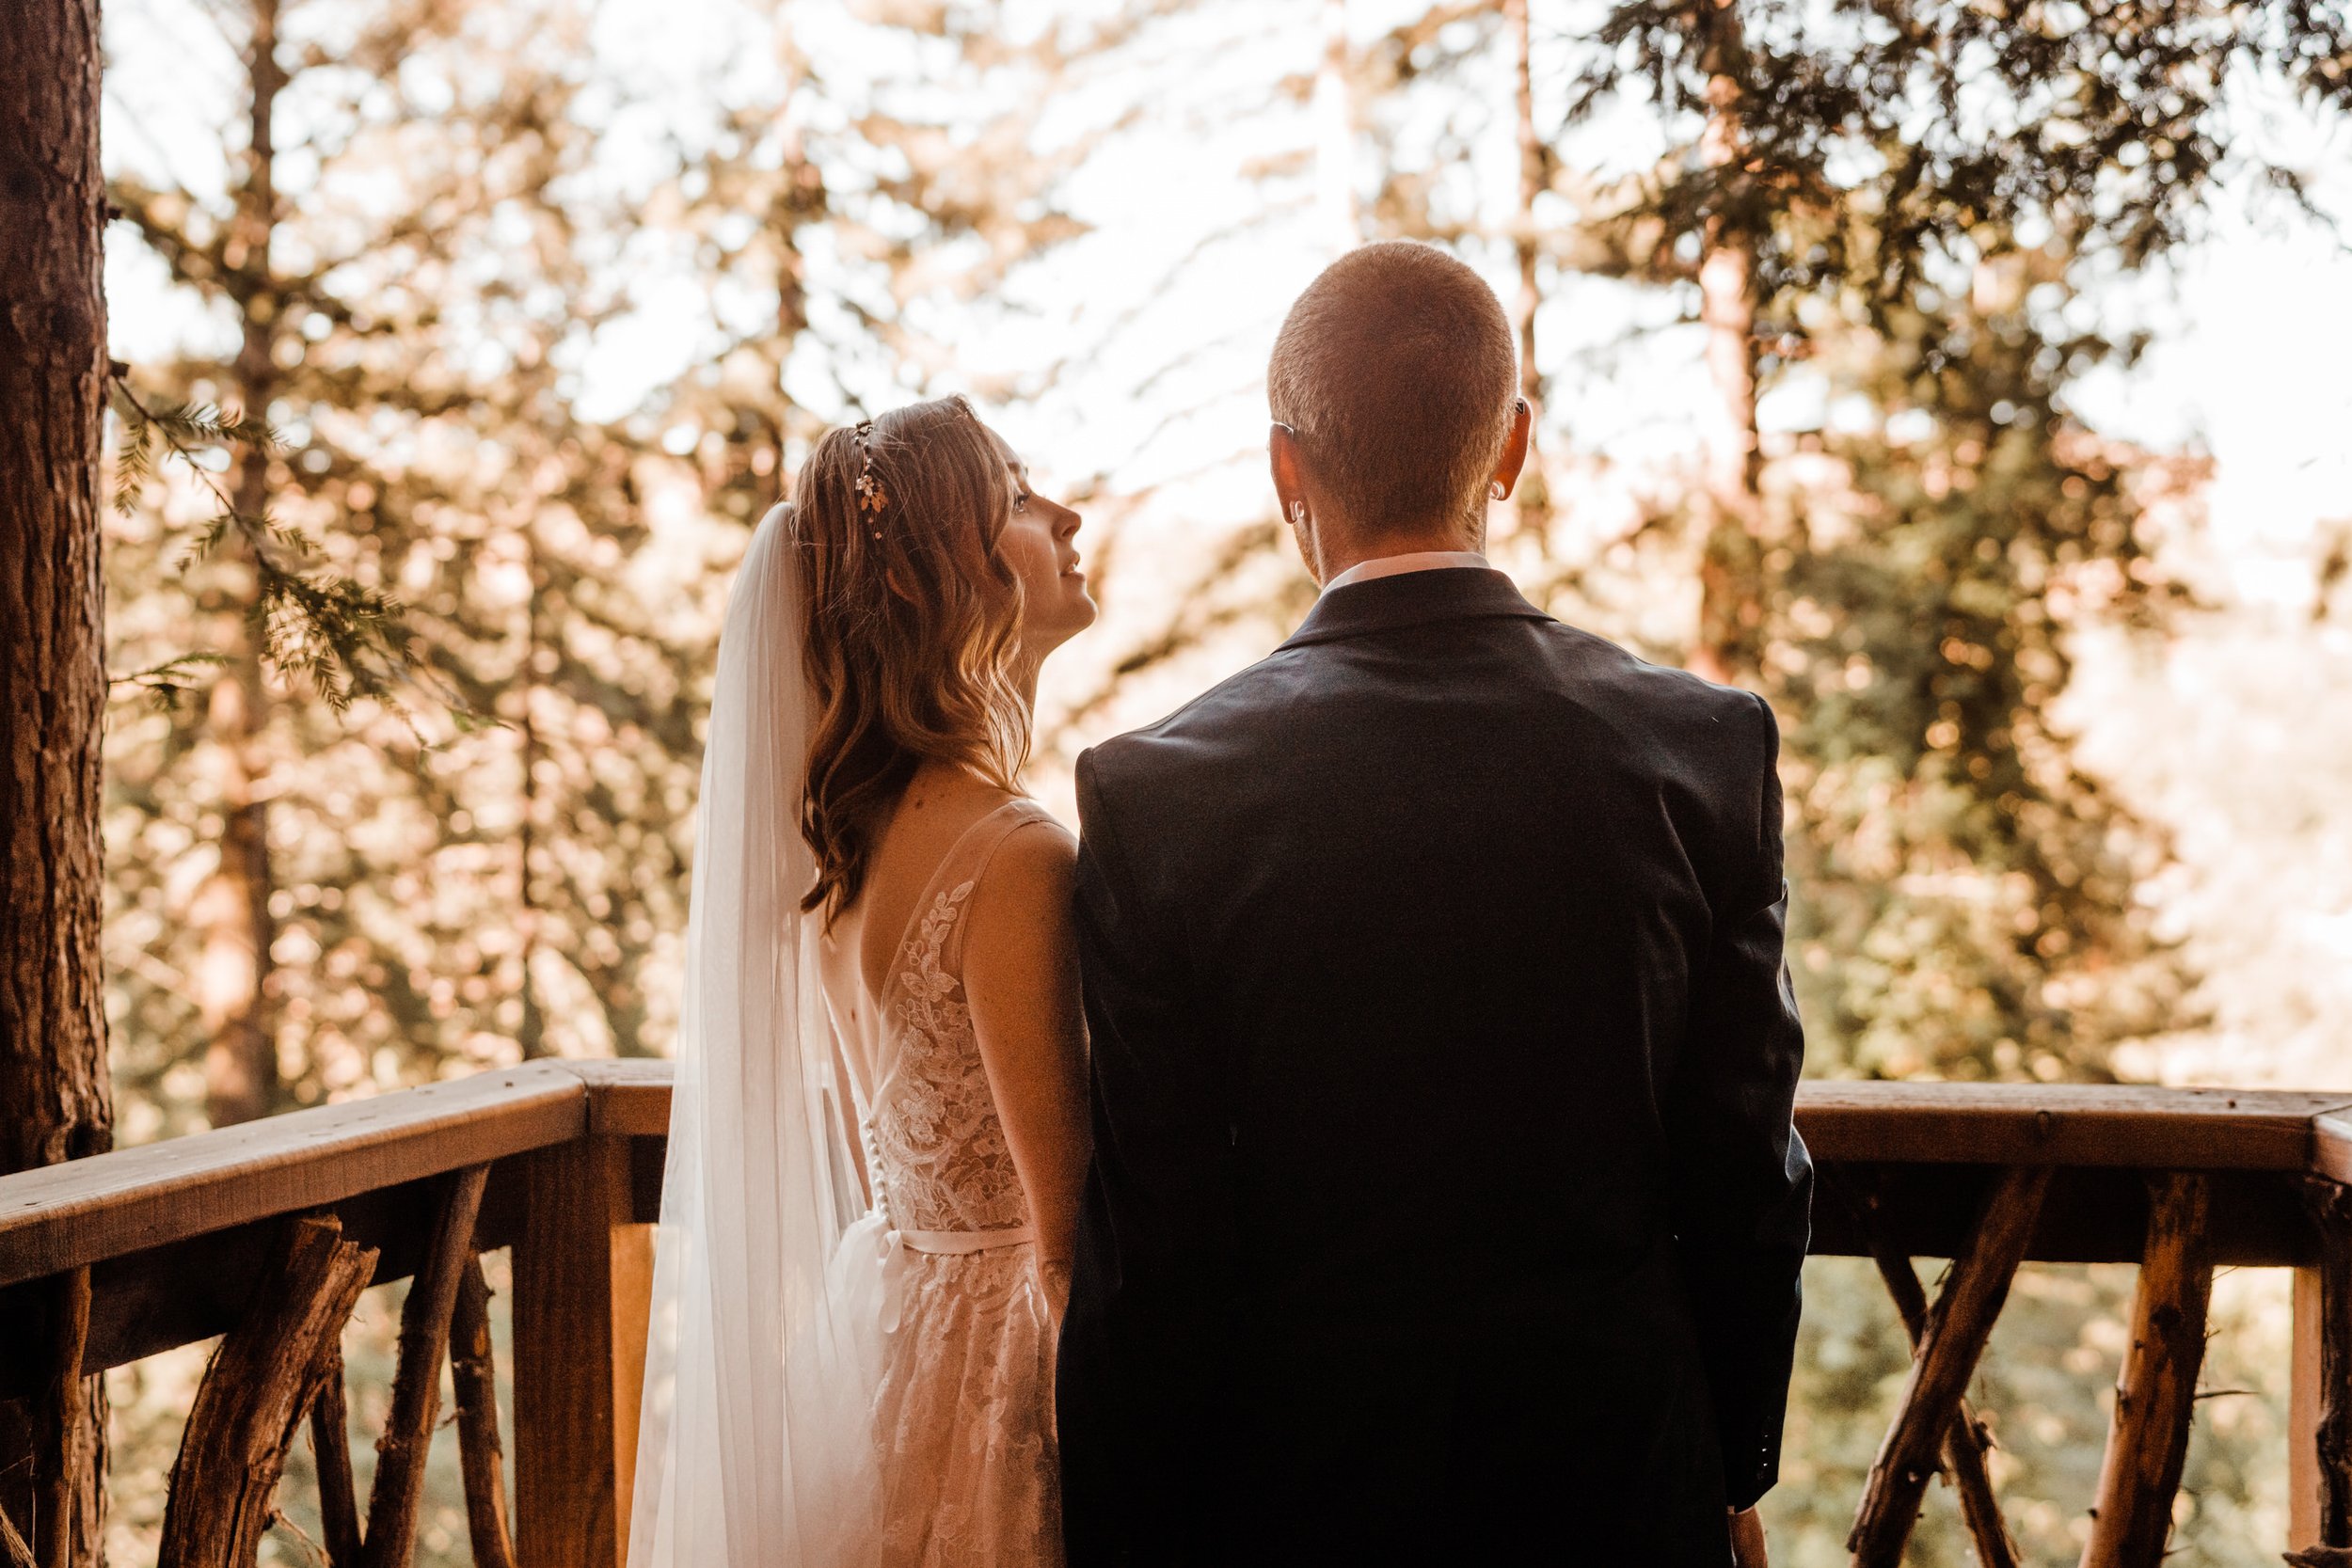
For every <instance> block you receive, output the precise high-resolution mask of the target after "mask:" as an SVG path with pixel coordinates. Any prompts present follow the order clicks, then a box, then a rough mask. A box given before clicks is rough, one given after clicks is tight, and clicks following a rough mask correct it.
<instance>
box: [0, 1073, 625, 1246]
mask: <svg viewBox="0 0 2352 1568" xmlns="http://www.w3.org/2000/svg"><path fill="white" fill-rule="evenodd" d="M587 1126H588V1090H587V1086H586V1085H584V1084H583V1083H582V1082H581V1081H580V1075H579V1074H577V1073H575V1072H571V1071H568V1070H566V1069H565V1068H564V1066H563V1065H562V1064H561V1063H556V1062H533V1063H528V1064H525V1065H524V1066H522V1067H516V1068H505V1069H499V1070H496V1071H491V1072H482V1073H476V1074H475V1075H474V1076H473V1077H471V1078H459V1079H454V1080H452V1081H450V1082H448V1083H443V1084H429V1085H424V1086H423V1087H421V1088H414V1089H403V1090H400V1091H399V1092H397V1093H393V1094H384V1095H377V1096H375V1097H374V1098H373V1099H368V1100H353V1101H343V1102H342V1103H341V1104H336V1105H323V1106H319V1107H317V1108H316V1109H313V1110H308V1111H290V1112H288V1113H287V1114H286V1115H284V1116H277V1117H263V1118H262V1119H261V1120H259V1121H249V1122H246V1123H244V1124H243V1125H241V1126H237V1127H224V1128H219V1129H216V1130H215V1131H213V1132H200V1133H198V1134H197V1135H195V1136H194V1137H187V1138H167V1139H165V1140H164V1141H163V1142H161V1143H152V1144H145V1145H142V1146H141V1147H139V1148H125V1149H118V1150H116V1151H115V1152H113V1153H110V1154H95V1155H92V1156H90V1157H89V1158H87V1159H84V1160H69V1161H67V1162H66V1163H64V1164H57V1165H50V1166H47V1167H44V1168H42V1169H40V1170H28V1171H24V1172H20V1173H19V1174H17V1175H14V1176H6V1177H0V1284H11V1283H14V1282H15V1281H17V1280H20V1279H32V1278H38V1277H41V1276H44V1275H53V1274H57V1273H60V1272H62V1271H64V1270H66V1269H71V1268H78V1267H80V1266H81V1265H83V1264H85V1263H94V1262H96V1261H98V1260H99V1259H103V1258H116V1257H119V1256H121V1255H122V1254H124V1253H130V1252H138V1251H142V1250H144V1249H146V1248H149V1247H154V1246H162V1245H165V1244H167V1243H172V1242H179V1241H185V1240H188V1239H190V1238H192V1237H197V1236H201V1235H204V1234H206V1233H208V1232H211V1231H215V1230H222V1229H226V1228H227V1227H230V1226H233V1225H243V1224H246V1222H248V1221H252V1220H261V1219H268V1218H271V1217H273V1216H276V1215H279V1214H286V1213H291V1212H301V1211H308V1210H311V1209H317V1208H323V1207H325V1206H326V1205H328V1204H333V1203H340V1202H342V1200H344V1199H346V1198H349V1197H353V1196H357V1195H358V1194H361V1193H369V1192H374V1191H375V1190H377V1189H378V1188H382V1187H389V1186H395V1185H398V1184H399V1183H401V1182H404V1181H415V1180H422V1179H424V1178H428V1177H435V1176H439V1175H442V1174H444V1173H446V1172H449V1171H453V1170H460V1169H463V1168H465V1167H466V1166H469V1165H477V1164H484V1163H485V1162H487V1161H491V1160H497V1159H501V1158H503V1157H504V1156H506V1155H509V1154H519V1153H522V1152H524V1151H526V1150H529V1149H534V1148H546V1147H547V1146H548V1145H549V1144H557V1143H563V1142H565V1141H567V1140H569V1139H572V1138H576V1137H579V1136H580V1134H581V1133H583V1132H586V1131H587Z"/></svg>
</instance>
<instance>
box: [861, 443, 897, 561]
mask: <svg viewBox="0 0 2352 1568" xmlns="http://www.w3.org/2000/svg"><path fill="white" fill-rule="evenodd" d="M873 433H874V421H873V420H858V422H857V509H858V511H859V512H860V513H865V514H870V515H873V516H874V517H875V518H877V519H879V518H880V517H881V516H882V508H883V507H885V506H887V505H889V504H890V493H889V492H888V491H886V490H884V489H883V488H882V482H881V481H879V480H877V479H876V478H875V477H874V451H873V449H872V448H871V447H868V446H867V445H866V437H867V436H871V435H872V434H873ZM874 537H875V538H877V539H880V538H881V537H882V530H880V529H876V530H874Z"/></svg>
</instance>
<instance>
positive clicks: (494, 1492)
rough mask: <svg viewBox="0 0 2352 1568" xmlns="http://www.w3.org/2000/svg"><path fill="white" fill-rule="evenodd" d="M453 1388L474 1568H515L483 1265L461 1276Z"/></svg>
mask: <svg viewBox="0 0 2352 1568" xmlns="http://www.w3.org/2000/svg"><path fill="white" fill-rule="evenodd" d="M449 1370H450V1382H451V1385H452V1386H453V1387H454V1388H455V1390H456V1393H457V1463H458V1469H459V1471H460V1473H461V1474H462V1475H463V1476H464V1478H465V1483H466V1531H467V1534H468V1535H469V1537H471V1539H472V1542H473V1560H474V1568H515V1543H514V1537H513V1536H512V1534H511V1533H510V1532H509V1531H508V1529H507V1526H506V1474H505V1465H504V1464H503V1462H502V1459H503V1456H502V1454H501V1449H500V1444H499V1402H498V1366H497V1363H496V1362H495V1361H494V1360H493V1359H492V1355H491V1350H490V1287H489V1285H488V1283H487V1282H486V1281H485V1280H484V1279H483V1277H482V1259H480V1258H469V1259H466V1267H465V1270H464V1272H462V1273H461V1274H460V1275H458V1276H457V1307H456V1310H455V1312H454V1313H453V1316H452V1317H451V1319H450V1342H449Z"/></svg>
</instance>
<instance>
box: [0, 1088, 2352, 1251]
mask: <svg viewBox="0 0 2352 1568" xmlns="http://www.w3.org/2000/svg"><path fill="white" fill-rule="evenodd" d="M669 1116H670V1068H669V1064H667V1063H666V1062H654V1061H632V1062H612V1061H601V1062H571V1061H560V1062H559V1061H545V1062H533V1063H529V1064H526V1065H524V1066H521V1067H516V1068H508V1069H499V1070H495V1071H490V1072H483V1073H477V1074H475V1075H474V1076H472V1077H470V1078H463V1079H456V1080H453V1081H451V1082H449V1083H443V1084H433V1085H426V1086H424V1087H421V1088H416V1089H406V1090H401V1091H398V1092H395V1093H390V1094H384V1095H378V1096H374V1097H373V1098H370V1099H366V1100H355V1101H345V1102H343V1103H342V1104H337V1105H329V1106H324V1107H321V1108H319V1109H316V1110H309V1111H295V1112H292V1113H289V1114H288V1115H285V1116H279V1117H269V1118H267V1119H265V1120H262V1121H256V1122H248V1123H246V1124H244V1125H243V1126H239V1127H232V1128H226V1129H222V1130H220V1131H218V1132H205V1133H199V1134H198V1135H196V1136H194V1137H187V1138H177V1139H172V1140H169V1141H167V1142H164V1143H158V1144H150V1145H147V1146H144V1147H142V1148H129V1149H122V1150H119V1151H118V1152H115V1153H111V1154H101V1155H96V1156H93V1157H92V1158H89V1159H87V1160H76V1161H72V1162H71V1163H69V1164H59V1165H50V1166H46V1167H44V1168H42V1169H40V1170H32V1171H25V1172H23V1173H21V1174H19V1175H15V1176H9V1177H0V1287H5V1286H8V1285H12V1284H16V1283H18V1282H20V1281H23V1280H27V1279H34V1278H40V1277H42V1276H45V1275H53V1274H57V1273H61V1272H62V1271H64V1270H66V1269H71V1268H78V1267H81V1266H84V1265H87V1264H90V1263H95V1262H100V1261H103V1259H108V1258H115V1257H120V1256H123V1255H125V1254H128V1253H133V1252H139V1251H144V1250H147V1249H149V1248H153V1247H158V1246H163V1245H167V1244H168V1243H173V1242H179V1241H184V1240H188V1239H191V1238H194V1237H198V1236H201V1235H205V1234H207V1233H210V1232H213V1231H217V1230H222V1229H225V1228H228V1227H232V1226H237V1225H242V1224H246V1223H247V1222H250V1221H253V1220H257V1219H262V1218H266V1217H268V1216H270V1215H273V1214H281V1213H288V1212H294V1211H296V1210H301V1209H306V1208H312V1207H316V1206H319V1205H323V1204H330V1203H335V1202H338V1201H341V1200H342V1199H344V1198H348V1197H352V1196H357V1195H358V1194H361V1193H367V1192H373V1191H376V1190H380V1189H383V1188H387V1187H392V1186H397V1185H399V1184H402V1183H404V1182H408V1181H414V1180H422V1179H424V1178H427V1177H431V1176H437V1175H441V1174H443V1173H445V1172H448V1171H453V1170H457V1169H460V1168H462V1167H464V1166H467V1165H473V1164H485V1163H486V1162H489V1161H492V1160H498V1159H501V1158H504V1157H506V1156H509V1155H515V1154H521V1153H526V1152H528V1151H530V1150H532V1149H534V1148H550V1147H552V1146H554V1145H557V1144H562V1143H567V1142H570V1141H571V1140H573V1139H575V1138H579V1137H582V1136H586V1135H590V1134H592V1133H593V1134H598V1135H605V1136H618V1137H659V1136H660V1135H661V1134H662V1133H664V1132H666V1131H667V1129H668V1126H669ZM1797 1126H1798V1129H1799V1131H1801V1132H1803V1133H1804V1139H1805V1142H1806V1144H1807V1145H1808V1146H1809V1147H1810V1148H1812V1150H1813V1153H1814V1156H1815V1158H1816V1159H1818V1160H1820V1161H1822V1162H1824V1163H1841V1162H1872V1163H1899V1164H1922V1165H1937V1164H1971V1165H2008V1164H2051V1165H2061V1166H2069V1167H2079V1168H2085V1169H2096V1168H2122V1169H2170V1170H2210V1171H2307V1170H2308V1171H2311V1172H2313V1173H2315V1174H2320V1175H2326V1176H2329V1177H2332V1178H2334V1179H2335V1180H2340V1181H2346V1182H2352V1096H2346V1095H2342V1094H2334V1095H2330V1094H2312V1093H2304V1092H2298V1091H2281V1090H2242V1089H2201V1088H2161V1087H2149V1086H2139V1085H2071V1084H1909V1083H1904V1084H1897V1083H1875V1082H1858V1083H1845V1082H1820V1083H1808V1084H1805V1085H1803V1086H1802V1088H1801V1089H1800V1090H1799V1093H1798V1101H1797Z"/></svg>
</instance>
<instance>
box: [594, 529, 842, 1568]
mask: <svg viewBox="0 0 2352 1568" xmlns="http://www.w3.org/2000/svg"><path fill="white" fill-rule="evenodd" d="M794 533H795V531H794V529H793V526H792V517H791V509H790V508H789V507H788V506H779V507H777V508H775V509H774V510H773V511H771V512H770V513H769V514H768V515H767V516H766V517H765V518H763V519H762V520H761V522H760V524H759V527H758V530H757V531H755V533H754V535H753V537H752V543H751V548H750V550H749V551H748V552H747V553H746V554H745V556H744V559H743V564H742V567H741V569H740V571H739V573H738V575H737V577H736V580H735V587H734V591H733V593H732V594H731V595H730V597H729V599H728V602H727V614H726V624H725V627H724V629H723V632H722V634H721V637H720V642H719V671H718V686H717V690H716V692H715V694H714V696H713V700H712V704H711V712H710V732H709V737H708V740H707V744H706V747H705V750H704V752H703V772H702V800H701V804H700V807H699V810H698V814H697V816H696V838H695V846H694V877H693V904H692V908H691V913H690V917H689V920H688V928H687V938H686V994H685V1004H684V1009H683V1012H682V1015H681V1017H680V1020H679V1027H678V1042H677V1086H676V1089H675V1098H674V1100H673V1101H672V1103H671V1110H670V1148H669V1164H668V1171H667V1174H666V1176H665V1178H664V1181H663V1185H662V1192H661V1226H660V1232H659V1237H658V1242H657V1253H656V1262H655V1265H654V1285H653V1314H652V1320H651V1333H650V1336H649V1339H648V1343H647V1347H646V1357H645V1397H644V1407H643V1408H644V1417H643V1422H642V1425H641V1427H640V1433H639V1440H638V1465H637V1490H636V1500H635V1505H634V1508H633V1510H632V1513H631V1522H630V1529H629V1546H628V1563H629V1568H784V1565H787V1564H790V1565H795V1568H799V1565H808V1568H834V1565H835V1564H849V1563H853V1562H856V1561H859V1560H864V1559H867V1558H870V1557H871V1556H872V1555H873V1552H874V1543H875V1539H876V1535H877V1527H878V1518H879V1515H878V1505H877V1496H878V1489H877V1486H876V1483H875V1474H876V1462H875V1455H874V1450H873V1444H872V1440H871V1438H870V1436H869V1435H868V1433H867V1427H866V1422H867V1419H868V1417H867V1411H868V1409H869V1408H870V1402H871V1396H872V1392H873V1385H874V1380H875V1377H876V1375H877V1367H878V1362H879V1354H878V1347H879V1339H880V1332H881V1330H880V1324H881V1307H880V1303H879V1300H878V1299H877V1297H878V1292H877V1291H876V1289H875V1286H874V1284H873V1282H874V1280H875V1279H876V1277H877V1274H876V1271H875V1270H874V1269H873V1267H872V1266H871V1256H870V1253H871V1243H872V1241H874V1240H875V1239H872V1238H867V1237H865V1236H863V1235H861V1234H860V1232H861V1231H863V1230H866V1229H868V1228H872V1227H874V1226H875V1225H876V1223H877V1222H875V1221H872V1220H870V1219H868V1220H864V1221H861V1220H858V1219H857V1218H856V1215H857V1212H858V1211H859V1210H860V1209H862V1208H863V1207H864V1204H863V1200H862V1198H861V1197H859V1196H857V1195H856V1194H855V1192H854V1190H853V1187H852V1185H851V1183H852V1182H853V1178H852V1177H851V1176H850V1168H851V1167H850V1165H849V1164H847V1162H848V1161H849V1160H850V1159H854V1157H855V1156H854V1155H851V1154H849V1153H848V1152H847V1148H846V1143H845V1139H844V1134H843V1132H842V1128H843V1120H842V1117H840V1115H839V1114H838V1113H839V1110H840V1106H839V1104H838V1102H837V1101H836V1100H835V1098H834V1097H835V1095H836V1093H846V1092H847V1086H846V1085H841V1086H839V1088H836V1085H835V1084H834V1070H833V1059H834V1053H833V1048H832V1044H831V1035H830V1025H829V1023H828V1022H827V1021H826V1019H825V1016H824V1012H823V1002H822V999H821V997H820V995H819V993H818V987H817V984H816V975H815V972H814V955H813V952H812V950H811V944H810V942H809V941H808V940H807V938H808V936H809V934H810V933H809V932H808V930H807V929H806V927H807V926H808V924H809V923H808V922H806V921H805V920H804V919H803V915H802V912H801V905H800V901H801V895H802V894H803V891H804V890H805V889H807V888H808V887H809V886H811V885H812V883H813V881H814V879H815V874H816V868H815V863H814V860H813V857H812V855H811V852H810V850H809V848H808V846H807V844H806V842H805V841H804V840H803V838H802V836H801V832H800V816H801V796H802V787H803V776H804V774H805V771H806V764H807V752H808V729H809V706H810V700H809V695H808V690H807V687H806V685H805V683H804V680H803V672H802V635H803V622H804V611H803V609H802V601H801V594H800V581H801V575H802V574H801V570H800V566H799V562H797V560H796V555H797V551H798V549H799V546H798V544H797V543H796V540H795V537H794ZM861 1255H863V1256H864V1257H865V1261H866V1266H865V1267H859V1266H857V1264H858V1261H859V1259H860V1257H861Z"/></svg>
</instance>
